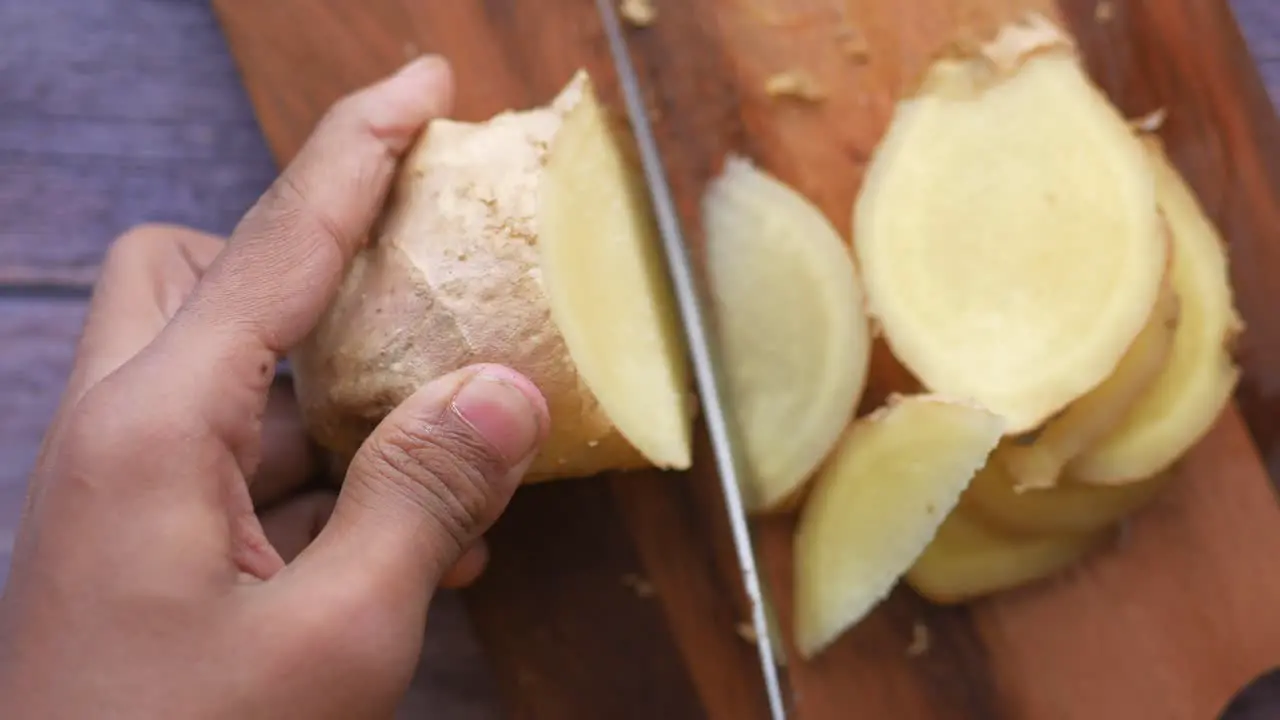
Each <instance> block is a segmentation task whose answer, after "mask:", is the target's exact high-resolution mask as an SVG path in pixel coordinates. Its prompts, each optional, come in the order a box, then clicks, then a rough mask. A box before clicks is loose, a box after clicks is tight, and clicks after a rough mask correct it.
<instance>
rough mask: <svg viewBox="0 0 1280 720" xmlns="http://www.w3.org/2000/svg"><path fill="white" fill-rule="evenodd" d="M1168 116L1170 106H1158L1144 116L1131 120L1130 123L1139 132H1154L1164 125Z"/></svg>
mask: <svg viewBox="0 0 1280 720" xmlns="http://www.w3.org/2000/svg"><path fill="white" fill-rule="evenodd" d="M1168 117H1169V109H1168V108H1158V109H1156V110H1152V111H1151V112H1149V113H1147V114H1146V115H1143V116H1142V117H1138V118H1134V119H1133V120H1131V121H1130V122H1129V125H1130V126H1132V127H1133V129H1134V130H1137V131H1138V132H1143V133H1153V132H1155V131H1157V130H1159V129H1160V128H1161V127H1163V126H1164V121H1165V119H1166V118H1168Z"/></svg>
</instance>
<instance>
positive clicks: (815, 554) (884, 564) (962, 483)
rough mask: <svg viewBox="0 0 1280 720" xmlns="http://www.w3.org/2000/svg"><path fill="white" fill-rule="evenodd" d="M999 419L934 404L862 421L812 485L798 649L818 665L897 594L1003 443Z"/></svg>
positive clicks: (900, 402) (799, 539)
mask: <svg viewBox="0 0 1280 720" xmlns="http://www.w3.org/2000/svg"><path fill="white" fill-rule="evenodd" d="M1003 432H1004V423H1003V421H1002V420H1001V418H1000V417H999V416H997V415H994V414H993V413H991V412H988V411H987V410H984V409H982V408H980V407H978V406H976V405H973V404H970V403H966V402H960V401H955V400H949V399H945V398H941V397H939V396H936V395H915V396H907V397H902V396H895V397H893V398H891V399H890V400H889V402H888V404H886V405H885V406H884V407H882V408H880V409H879V410H877V411H875V412H874V413H872V414H870V415H868V416H866V417H864V418H861V419H860V420H858V421H856V422H855V423H854V424H853V426H852V427H851V428H850V430H849V432H848V434H847V435H846V436H845V438H844V439H843V441H842V442H841V443H840V444H839V445H838V446H837V448H836V450H835V451H834V453H833V454H832V457H831V459H830V460H829V462H828V463H827V464H826V465H824V467H823V469H822V470H821V471H820V472H819V474H818V477H817V479H816V480H815V481H814V486H813V490H812V491H811V493H810V494H809V497H808V498H807V499H806V500H805V503H804V506H803V509H802V510H801V515H800V518H799V522H798V525H797V529H796V535H795V547H794V553H795V590H794V591H795V641H796V648H797V651H798V652H799V653H800V654H801V656H803V657H806V658H808V657H812V656H813V655H815V654H817V653H818V652H820V651H821V650H823V649H824V648H825V647H827V646H828V645H829V644H830V643H831V642H833V641H834V640H835V639H836V638H837V637H838V636H839V635H840V634H842V633H843V632H844V631H845V630H846V629H847V628H849V627H851V626H852V625H854V624H855V623H857V622H858V621H859V620H860V619H861V618H862V617H863V616H865V615H866V614H867V613H868V612H869V611H870V610H871V609H872V608H873V607H874V606H875V605H876V604H877V603H879V602H880V600H881V599H883V598H884V597H885V596H886V595H887V594H888V592H889V591H890V590H891V589H892V588H893V585H894V584H895V583H896V582H897V580H898V578H899V577H900V576H901V575H902V573H903V572H905V571H906V569H907V568H909V567H910V566H911V565H912V563H913V562H915V559H916V557H917V556H919V554H920V553H921V552H922V551H923V550H924V548H925V546H926V545H928V544H929V541H930V540H931V539H932V538H933V534H934V531H935V530H936V529H937V527H938V525H939V524H940V523H941V522H942V520H943V519H944V518H945V517H946V516H947V514H948V513H950V512H951V510H952V509H953V508H954V507H955V505H956V502H957V501H958V500H959V498H960V493H961V492H963V491H964V489H965V487H966V486H967V485H968V484H969V481H970V480H971V479H972V478H973V475H974V473H975V472H976V471H977V470H978V468H980V467H982V465H983V464H984V463H985V462H986V460H987V456H988V455H989V453H990V452H991V450H992V449H993V448H994V447H995V446H996V443H997V442H999V439H1000V436H1001V435H1002V434H1003Z"/></svg>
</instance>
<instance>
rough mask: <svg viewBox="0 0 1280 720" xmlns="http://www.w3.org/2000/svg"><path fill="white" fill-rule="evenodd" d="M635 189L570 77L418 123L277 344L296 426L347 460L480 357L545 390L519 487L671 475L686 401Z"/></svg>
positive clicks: (686, 428) (682, 455) (580, 82)
mask: <svg viewBox="0 0 1280 720" xmlns="http://www.w3.org/2000/svg"><path fill="white" fill-rule="evenodd" d="M642 187H643V186H642V185H640V184H639V181H638V179H637V178H636V176H635V173H634V171H633V170H631V169H630V167H629V166H628V165H627V164H626V163H625V162H624V160H623V157H622V153H621V150H620V146H619V145H618V144H617V143H615V142H614V141H613V140H612V137H611V135H610V130H609V128H608V127H607V123H606V121H605V116H604V113H603V111H602V109H601V108H600V106H599V104H598V103H597V101H596V99H595V96H594V94H593V92H592V88H591V83H590V80H589V78H588V77H587V76H586V74H585V73H582V72H579V73H578V74H576V75H575V76H574V77H573V79H572V80H571V81H570V82H569V83H568V85H567V86H566V87H565V88H564V89H563V90H562V91H561V92H560V93H559V94H558V95H557V97H556V98H555V99H554V100H553V101H552V102H550V103H548V104H547V105H545V106H542V107H537V108H533V109H528V110H521V111H509V112H504V113H501V114H499V115H497V116H495V117H493V118H491V119H489V120H487V121H485V122H479V123H468V122H457V121H452V120H446V119H440V120H435V121H433V122H432V123H431V124H430V125H429V126H428V128H427V130H426V131H425V132H424V133H423V135H422V137H421V138H420V140H419V141H418V143H417V145H416V146H415V147H414V148H412V150H411V151H410V153H409V154H408V156H407V157H406V159H405V160H404V162H403V163H402V167H401V169H400V172H399V176H398V178H397V181H396V184H395V186H394V188H393V190H392V193H391V196H390V197H389V199H388V202H387V207H386V212H385V215H384V219H383V222H382V223H381V224H380V226H379V228H378V229H377V231H376V236H375V237H373V238H372V240H371V242H370V243H369V244H368V245H367V247H365V248H364V249H363V250H362V251H361V252H360V253H359V254H358V255H357V256H356V258H355V259H354V261H353V263H352V266H351V268H350V270H349V271H348V274H347V276H346V278H345V280H344V282H343V284H342V287H341V289H340V290H339V292H338V295H337V297H336V299H335V300H334V302H333V303H332V305H331V307H330V308H329V309H328V311H327V312H326V314H325V315H324V317H322V318H321V320H320V322H319V325H318V326H317V327H316V329H315V330H314V332H312V333H311V335H310V337H308V338H307V339H306V340H305V341H304V342H303V343H302V345H301V346H300V347H298V348H297V349H296V350H295V351H294V352H293V353H292V354H291V361H292V364H293V369H294V381H295V384H296V389H297V392H298V399H299V404H300V406H301V409H302V414H303V418H304V421H305V422H306V425H307V428H308V430H309V432H310V433H311V435H312V436H313V437H314V438H315V439H316V440H317V441H318V442H319V443H320V444H321V445H322V446H324V447H326V448H328V449H330V450H332V451H334V452H335V453H337V454H338V455H339V456H343V457H349V456H350V455H351V454H352V453H353V452H354V451H355V450H356V448H358V447H359V445H360V443H361V442H362V441H363V439H364V438H365V436H366V435H367V434H368V433H369V432H370V431H371V430H372V429H373V427H374V426H375V425H376V424H377V423H378V422H379V421H380V420H381V419H382V417H383V416H385V414H386V413H387V412H389V411H390V410H391V409H392V408H393V407H395V406H396V405H397V404H399V403H400V402H401V401H402V400H404V399H405V398H406V397H408V396H409V395H410V394H412V393H413V392H414V391H415V390H417V389H418V388H419V387H420V386H421V385H423V384H424V383H426V382H427V381H429V380H431V379H433V378H435V377H438V376H440V375H443V374H445V373H447V372H450V371H452V370H455V369H457V368H460V367H463V366H466V365H469V364H473V363H478V362H496V363H502V364H504V365H508V366H510V367H512V368H514V369H515V370H517V371H519V372H522V373H524V374H525V375H527V376H528V377H529V378H530V379H531V380H532V381H533V382H534V383H535V384H536V385H537V386H538V387H539V389H541V391H542V393H543V394H544V395H545V396H546V398H547V401H548V406H549V409H550V413H551V432H550V437H549V438H548V439H547V442H546V443H545V445H544V446H543V448H542V450H541V452H540V453H539V455H538V457H537V458H536V459H535V460H534V463H533V467H532V468H531V470H530V474H529V478H528V479H529V481H535V480H542V479H549V478H560V477H575V476H585V475H593V474H596V473H598V472H601V471H604V470H616V469H630V468H639V467H649V466H658V467H663V468H687V467H688V466H689V465H690V461H691V460H690V453H691V450H690V447H691V434H692V431H691V426H692V420H691V401H690V400H691V395H690V393H689V391H688V389H687V387H686V386H687V382H686V379H685V378H686V369H685V361H684V355H683V351H682V348H681V347H680V346H679V344H678V343H677V341H676V338H677V334H676V332H675V331H674V329H673V328H674V327H675V324H674V323H675V318H674V311H673V310H671V309H670V308H669V307H668V306H667V302H668V301H667V300H665V298H667V297H668V294H666V293H665V291H663V290H662V287H661V286H662V282H663V279H664V278H665V275H663V274H662V273H661V272H659V271H658V270H657V265H656V263H655V262H653V260H652V257H651V250H652V248H654V247H656V245H655V243H656V240H655V239H654V238H653V237H651V235H652V232H653V230H652V228H651V222H652V221H651V217H650V212H649V210H648V208H647V207H646V205H645V202H644V195H643V190H642ZM579 253H581V257H575V255H577V254H579ZM594 293H599V295H598V296H596V297H593V298H592V299H590V300H589V301H584V300H583V298H584V297H585V296H587V295H588V294H594Z"/></svg>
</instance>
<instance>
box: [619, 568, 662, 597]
mask: <svg viewBox="0 0 1280 720" xmlns="http://www.w3.org/2000/svg"><path fill="white" fill-rule="evenodd" d="M622 584H623V585H626V586H627V587H629V588H631V591H632V592H634V593H635V594H636V597H640V598H647V597H653V593H654V590H653V583H651V582H649V581H648V580H645V579H644V578H642V577H640V576H639V575H637V574H635V573H627V574H626V575H623V576H622Z"/></svg>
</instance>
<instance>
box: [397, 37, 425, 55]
mask: <svg viewBox="0 0 1280 720" xmlns="http://www.w3.org/2000/svg"><path fill="white" fill-rule="evenodd" d="M401 49H402V50H403V52H404V57H405V59H406V60H412V59H413V58H416V57H418V56H419V55H421V54H422V50H421V49H420V48H419V47H418V44H417V43H415V42H413V41H412V40H405V41H404V46H403V47H402V48H401Z"/></svg>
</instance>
